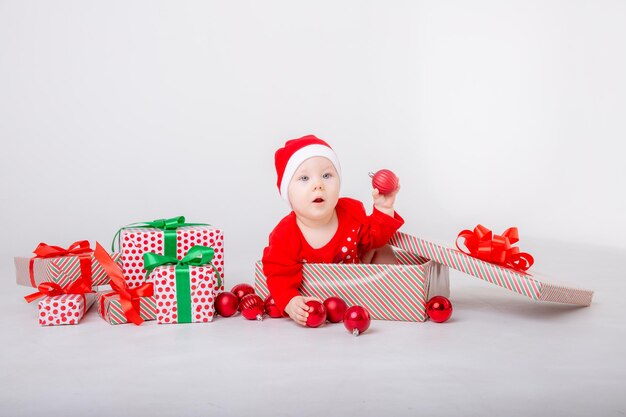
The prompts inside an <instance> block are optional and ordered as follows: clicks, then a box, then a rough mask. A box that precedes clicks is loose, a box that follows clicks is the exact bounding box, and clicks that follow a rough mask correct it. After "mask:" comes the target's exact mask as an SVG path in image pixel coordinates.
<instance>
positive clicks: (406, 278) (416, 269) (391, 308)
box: [255, 247, 450, 321]
mask: <svg viewBox="0 0 626 417" xmlns="http://www.w3.org/2000/svg"><path fill="white" fill-rule="evenodd" d="M394 253H395V255H396V258H397V259H398V262H399V264H397V265H387V264H316V263H305V264H303V266H302V285H301V287H300V291H301V293H302V295H304V296H311V297H317V298H319V299H321V300H325V299H326V298H328V297H332V296H335V297H339V298H341V299H343V300H344V301H345V302H346V303H347V304H348V306H352V305H360V306H363V307H365V308H366V309H367V310H368V311H369V313H370V316H371V318H372V319H375V320H397V321H424V320H426V318H427V317H426V302H427V301H428V300H429V299H430V298H431V297H433V296H435V295H443V296H445V297H448V296H449V294H450V290H449V278H448V277H449V274H448V267H447V266H445V265H441V264H438V263H435V262H432V261H430V260H428V259H426V258H423V257H420V256H417V255H415V254H413V253H410V252H408V251H405V250H403V249H402V248H400V247H395V248H394ZM255 287H256V292H257V294H259V295H260V296H262V297H263V298H265V297H267V296H268V295H269V291H268V289H267V284H266V278H265V275H264V274H263V265H262V263H261V262H260V261H259V262H257V263H256V268H255Z"/></svg>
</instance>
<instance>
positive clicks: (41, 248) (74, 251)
mask: <svg viewBox="0 0 626 417" xmlns="http://www.w3.org/2000/svg"><path fill="white" fill-rule="evenodd" d="M91 252H92V250H91V248H90V247H89V241H88V240H78V241H76V242H74V243H72V244H71V245H70V246H69V247H68V248H67V249H64V248H62V247H60V246H51V245H48V244H45V243H43V242H42V243H40V244H39V245H38V246H37V248H35V250H34V251H33V253H34V254H35V256H34V257H32V258H30V262H29V264H28V273H29V275H30V285H32V286H33V287H37V284H36V283H35V272H34V268H33V265H34V263H35V259H36V258H40V259H41V258H56V257H59V256H71V255H75V256H78V257H79V258H80V259H79V261H80V274H81V276H82V277H84V278H85V279H87V280H89V282H91Z"/></svg>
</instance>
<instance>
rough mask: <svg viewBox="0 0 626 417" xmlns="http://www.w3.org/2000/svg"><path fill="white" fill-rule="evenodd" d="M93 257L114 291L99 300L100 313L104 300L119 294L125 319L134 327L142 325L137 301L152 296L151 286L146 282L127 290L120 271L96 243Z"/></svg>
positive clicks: (152, 287) (152, 289)
mask: <svg viewBox="0 0 626 417" xmlns="http://www.w3.org/2000/svg"><path fill="white" fill-rule="evenodd" d="M94 257H95V258H96V259H97V260H98V262H100V265H101V266H102V268H103V269H104V271H105V272H106V273H107V275H108V276H109V278H110V280H111V282H110V284H111V288H112V289H113V291H115V292H114V293H109V294H107V295H106V296H103V297H102V298H100V311H102V312H104V301H105V299H106V298H108V297H111V296H113V295H114V294H119V296H120V304H121V306H122V311H124V316H125V317H126V319H127V320H128V321H129V322H132V323H135V324H136V325H140V324H141V323H143V319H142V318H141V315H140V314H139V299H140V298H141V297H152V295H153V294H154V286H153V284H152V283H151V282H147V283H145V284H143V285H141V286H139V287H136V288H128V285H127V284H126V280H125V279H124V274H123V273H122V269H121V268H120V267H119V265H117V264H116V263H115V262H114V261H113V259H112V258H111V256H109V254H108V253H107V251H106V250H105V249H104V248H103V247H102V246H101V245H100V244H99V243H98V242H96V250H95V251H94Z"/></svg>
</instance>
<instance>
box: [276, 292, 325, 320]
mask: <svg viewBox="0 0 626 417" xmlns="http://www.w3.org/2000/svg"><path fill="white" fill-rule="evenodd" d="M309 300H317V301H320V300H318V299H317V298H315V297H303V296H301V295H298V296H296V297H293V298H292V299H291V300H290V301H289V303H288V304H287V307H285V313H287V314H289V317H291V318H292V319H293V321H295V322H296V323H298V324H299V325H301V326H306V319H307V317H309V308H310V307H309V306H308V305H306V302H307V301H309ZM320 302H321V301H320Z"/></svg>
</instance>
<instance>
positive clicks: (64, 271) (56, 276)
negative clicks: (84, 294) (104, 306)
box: [14, 252, 122, 287]
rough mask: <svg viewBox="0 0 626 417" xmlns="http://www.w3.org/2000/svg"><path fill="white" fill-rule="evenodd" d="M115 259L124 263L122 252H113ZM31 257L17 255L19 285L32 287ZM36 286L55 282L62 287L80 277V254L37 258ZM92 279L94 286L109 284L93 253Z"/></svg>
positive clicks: (16, 271)
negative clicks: (121, 257) (121, 256)
mask: <svg viewBox="0 0 626 417" xmlns="http://www.w3.org/2000/svg"><path fill="white" fill-rule="evenodd" d="M111 258H112V259H113V261H114V262H115V263H116V264H118V265H120V267H121V265H122V262H121V259H120V254H119V253H118V252H115V253H113V254H111ZM30 260H31V258H25V257H15V258H14V262H15V275H16V282H17V284H18V285H25V286H27V287H32V285H31V281H30V273H29V264H30ZM33 273H34V277H35V287H36V286H37V285H39V284H41V283H42V282H55V283H57V284H59V285H60V286H61V287H66V286H67V285H68V284H70V283H72V282H74V281H76V280H77V279H78V278H80V259H79V257H78V256H73V255H72V256H59V257H56V258H35V259H34V263H33ZM91 279H92V283H93V286H98V285H107V284H108V283H109V276H108V275H107V274H106V272H104V269H102V266H100V263H99V262H98V261H97V260H96V258H95V257H94V256H93V254H92V255H91Z"/></svg>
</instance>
